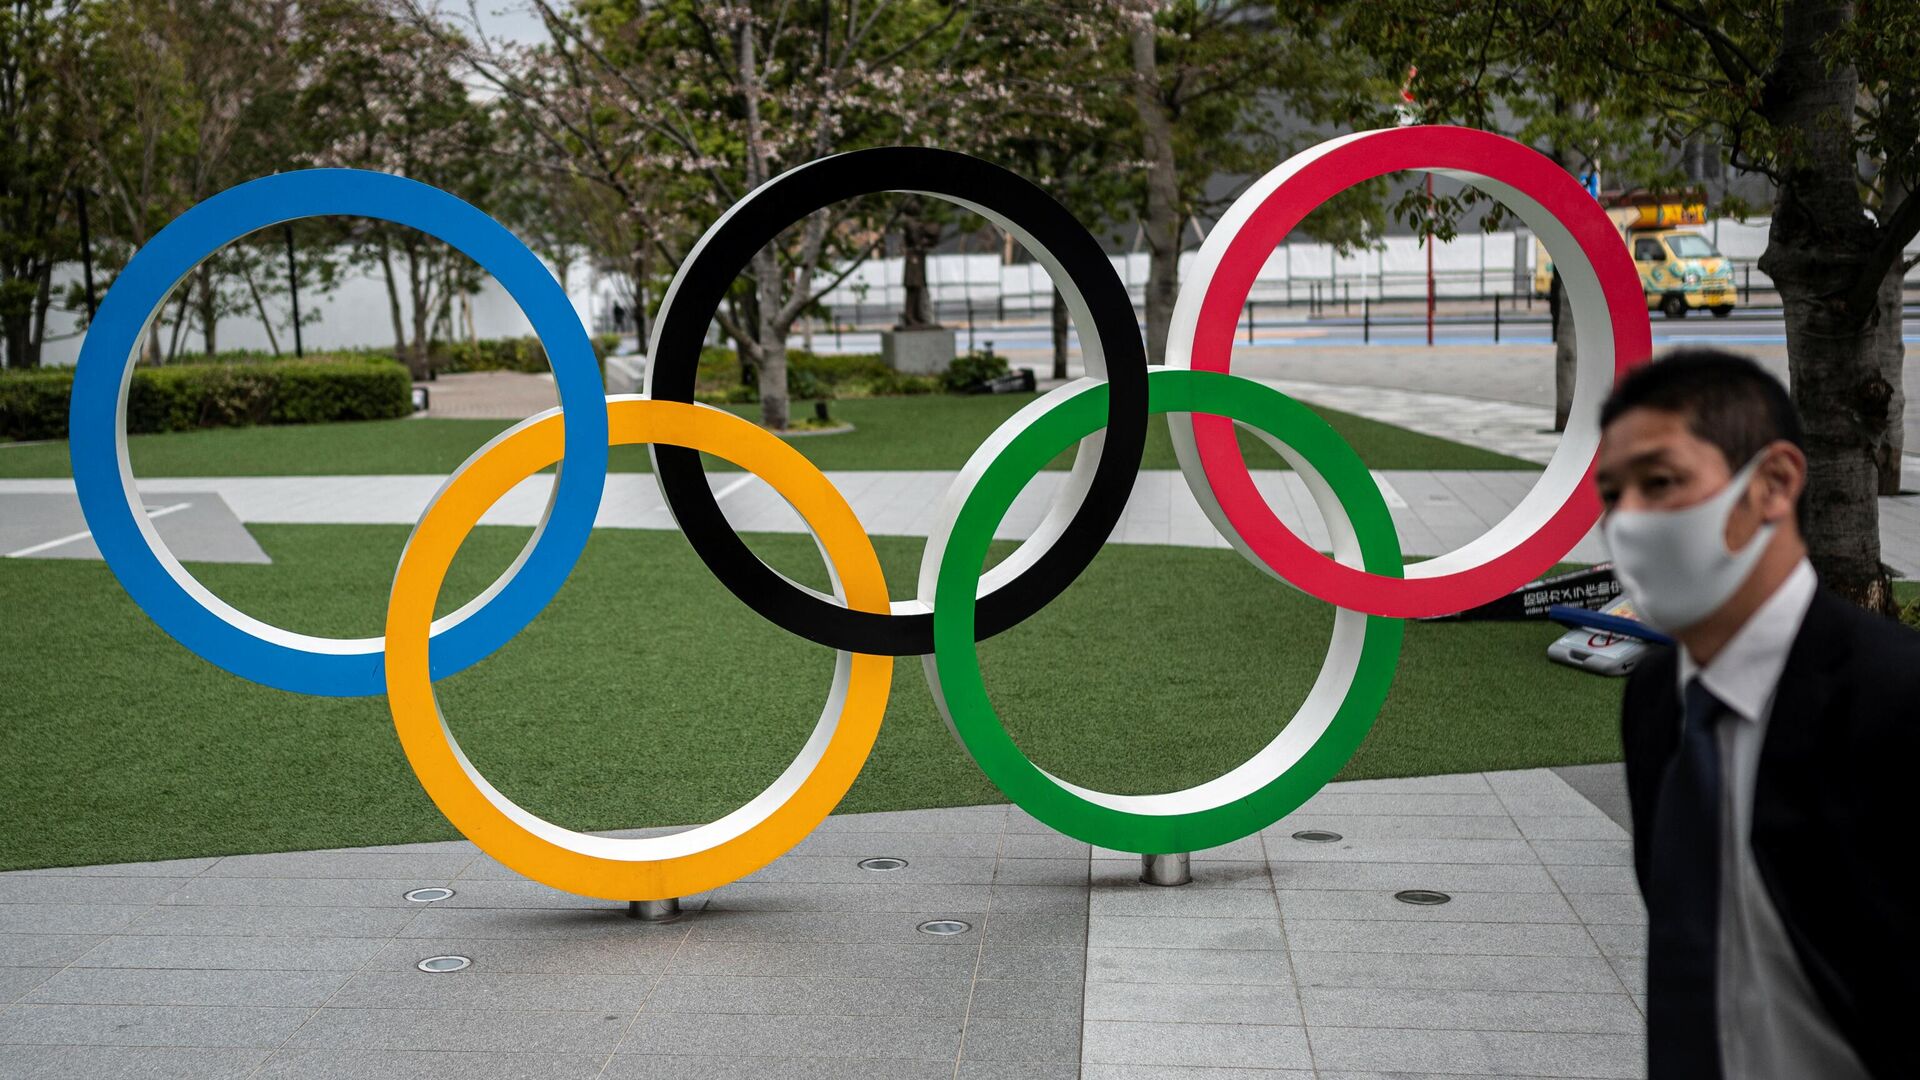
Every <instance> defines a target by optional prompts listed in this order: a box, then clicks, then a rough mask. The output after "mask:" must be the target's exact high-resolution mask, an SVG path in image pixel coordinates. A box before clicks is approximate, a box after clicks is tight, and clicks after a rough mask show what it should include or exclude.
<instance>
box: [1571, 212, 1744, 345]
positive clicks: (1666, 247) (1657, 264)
mask: <svg viewBox="0 0 1920 1080" xmlns="http://www.w3.org/2000/svg"><path fill="white" fill-rule="evenodd" d="M1602 200H1603V201H1605V202H1612V203H1613V204H1614V205H1612V206H1609V207H1608V208H1607V216H1608V217H1609V218H1612V219H1613V223H1614V227H1615V228H1617V229H1618V230H1619V231H1620V239H1621V241H1622V242H1624V243H1625V244H1626V245H1627V250H1629V251H1630V252H1632V253H1633V264H1634V266H1635V267H1636V268H1638V269H1639V271H1640V288H1641V290H1642V291H1643V292H1645V293H1646V297H1647V310H1648V311H1659V312H1660V313H1661V314H1663V315H1665V316H1666V317H1667V318H1669V319H1683V318H1685V317H1686V315H1687V312H1689V311H1693V310H1695V309H1697V308H1705V309H1707V310H1708V311H1711V312H1713V314H1714V315H1715V316H1716V317H1718V318H1722V319H1724V318H1726V317H1727V316H1729V315H1731V314H1733V308H1734V304H1735V296H1736V292H1735V289H1734V285H1733V263H1732V262H1731V261H1729V260H1728V259H1727V258H1726V257H1725V256H1723V255H1721V254H1720V253H1719V252H1718V251H1716V250H1714V247H1713V242H1712V241H1710V240H1708V239H1707V238H1706V237H1705V236H1702V235H1701V234H1700V233H1698V232H1695V231H1693V230H1692V229H1688V228H1684V226H1688V225H1704V224H1706V220H1707V214H1706V205H1705V204H1704V203H1699V202H1688V201H1679V200H1665V201H1661V200H1656V199H1650V198H1647V197H1644V196H1627V197H1621V196H1614V197H1612V198H1610V199H1609V198H1607V197H1605V196H1603V197H1602ZM1533 246H1534V259H1533V265H1534V271H1533V288H1534V292H1535V294H1536V295H1540V296H1545V295H1547V293H1548V291H1549V290H1550V289H1551V287H1552V284H1553V260H1552V259H1550V258H1548V256H1547V249H1546V248H1545V247H1543V246H1542V245H1541V244H1540V241H1539V240H1537V239H1536V240H1535V241H1534V242H1533Z"/></svg>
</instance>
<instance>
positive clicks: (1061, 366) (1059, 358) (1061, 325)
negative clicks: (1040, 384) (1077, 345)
mask: <svg viewBox="0 0 1920 1080" xmlns="http://www.w3.org/2000/svg"><path fill="white" fill-rule="evenodd" d="M1053 377H1054V378H1056V379H1064V378H1066V377H1067V298H1066V297H1065V296H1064V295H1062V294H1061V292H1060V290H1059V289H1057V288H1056V289H1054V290H1053Z"/></svg>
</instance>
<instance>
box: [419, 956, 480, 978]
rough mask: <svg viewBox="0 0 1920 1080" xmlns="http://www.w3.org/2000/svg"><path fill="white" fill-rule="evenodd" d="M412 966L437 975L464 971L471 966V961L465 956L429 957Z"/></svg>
mask: <svg viewBox="0 0 1920 1080" xmlns="http://www.w3.org/2000/svg"><path fill="white" fill-rule="evenodd" d="M413 966H414V967H417V968H419V969H420V970H421V971H425V972H428V973H429V974H435V975H437V974H440V973H442V972H447V971H465V970H466V969H468V968H470V967H472V966H473V961H472V960H471V959H469V958H468V957H465V956H429V957H427V958H426V959H425V960H422V961H420V962H419V963H417V964H415V965H413Z"/></svg>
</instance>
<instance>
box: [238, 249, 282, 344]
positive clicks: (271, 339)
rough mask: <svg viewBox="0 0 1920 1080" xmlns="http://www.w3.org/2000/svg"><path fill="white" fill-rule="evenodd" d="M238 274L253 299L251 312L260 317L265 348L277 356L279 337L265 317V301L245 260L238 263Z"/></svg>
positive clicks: (271, 322) (271, 323) (251, 268)
mask: <svg viewBox="0 0 1920 1080" xmlns="http://www.w3.org/2000/svg"><path fill="white" fill-rule="evenodd" d="M240 274H241V277H242V278H243V279H244V280H245V281H246V283H247V295H248V296H251V297H253V311H254V314H256V315H258V316H260V327H261V329H263V330H265V331H266V332H267V347H268V348H270V349H272V350H273V355H275V356H279V355H280V336H279V335H278V334H275V333H274V332H273V320H272V319H270V318H268V317H267V304H266V301H265V300H263V299H262V298H261V296H260V286H258V285H256V284H254V280H253V267H251V266H248V265H247V263H246V262H245V260H242V261H241V263H240Z"/></svg>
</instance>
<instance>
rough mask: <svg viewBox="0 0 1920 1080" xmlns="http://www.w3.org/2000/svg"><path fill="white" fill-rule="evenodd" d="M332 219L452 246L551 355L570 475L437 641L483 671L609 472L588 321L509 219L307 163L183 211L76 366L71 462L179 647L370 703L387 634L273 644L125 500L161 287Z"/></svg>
mask: <svg viewBox="0 0 1920 1080" xmlns="http://www.w3.org/2000/svg"><path fill="white" fill-rule="evenodd" d="M326 214H352V215H357V216H360V217H371V218H378V219H381V220H383V221H390V222H393V223H395V224H398V225H406V226H410V227H412V228H415V229H419V230H420V231H421V232H424V233H427V234H429V235H431V236H434V237H437V238H438V239H440V240H443V241H445V242H446V243H448V244H451V245H453V246H454V247H455V248H457V249H458V250H460V251H461V252H463V253H464V254H466V255H467V256H468V257H469V258H471V259H473V260H474V261H475V262H477V263H479V264H480V266H481V268H482V269H484V270H486V271H487V272H488V273H491V274H492V275H493V276H494V278H495V279H496V280H498V281H499V282H500V284H501V285H503V286H505V288H506V290H507V292H508V294H510V295H511V296H512V297H513V298H514V300H515V301H516V302H518V303H519V305H520V309H521V311H523V312H525V313H526V316H527V318H528V320H529V321H531V322H532V323H533V330H534V333H535V334H537V335H539V337H540V340H541V342H542V343H543V344H544V345H545V346H546V350H547V357H548V361H549V362H550V363H551V364H552V365H553V375H554V382H555V383H556V384H557V385H558V387H559V391H560V404H561V408H562V410H563V411H564V413H565V415H566V418H567V423H566V433H565V436H564V438H565V449H566V456H565V458H564V467H563V468H561V470H560V474H559V477H558V479H557V481H556V483H555V487H554V494H553V501H552V504H551V506H550V507H549V508H548V516H547V519H546V522H545V524H544V525H543V526H542V527H541V529H540V531H539V533H538V535H537V536H536V537H535V538H534V540H533V543H532V544H531V545H530V546H529V548H528V550H527V551H526V553H525V556H524V558H523V559H522V561H521V562H520V564H519V566H518V571H517V572H514V573H513V574H512V576H511V577H510V578H509V579H508V580H507V581H506V582H505V583H504V584H503V585H502V586H501V587H500V588H499V590H498V591H497V592H495V593H494V594H493V595H492V597H491V598H490V599H489V600H488V601H487V602H486V603H485V604H484V605H482V606H481V607H480V608H478V609H477V610H475V611H474V612H472V613H471V615H470V616H469V617H468V618H465V619H463V620H461V621H460V622H459V623H456V624H454V625H452V626H449V627H447V628H445V629H444V630H442V631H441V632H440V633H438V634H436V635H435V636H434V638H433V642H434V657H433V675H434V677H435V678H441V677H444V676H447V675H451V674H453V673H454V672H457V671H460V670H463V669H465V668H467V667H470V666H472V665H473V664H475V663H478V662H479V661H480V660H481V659H483V658H484V657H486V656H488V655H489V654H491V653H492V652H493V651H494V650H495V649H498V648H499V647H500V646H502V645H504V644H506V642H507V641H508V639H510V638H512V637H513V636H514V635H515V634H517V633H519V632H520V631H521V629H523V628H524V627H525V626H526V625H527V624H528V623H530V622H532V621H533V618H534V616H536V615H538V614H539V613H540V611H541V609H543V608H545V607H546V605H547V603H548V602H549V601H551V600H552V599H553V597H554V594H556V593H557V592H559V591H560V586H561V585H562V584H563V583H564V582H565V581H566V578H567V575H568V574H569V573H571V572H572V570H573V564H574V563H575V561H577V560H578V559H579V557H580V552H581V549H582V548H584V547H585V546H586V542H587V536H588V533H589V532H590V531H591V529H592V528H593V519H594V515H595V514H596V513H597V512H598V510H599V507H600V496H601V491H602V489H603V488H604V487H605V486H606V479H607V409H606V391H605V389H604V387H603V386H602V385H601V382H600V368H599V362H598V361H597V360H596V359H595V357H594V354H593V345H592V343H591V342H590V341H589V340H588V338H587V332H586V328H585V327H583V326H582V325H581V324H580V318H579V316H578V315H577V314H575V312H574V309H573V304H572V302H571V301H569V300H568V299H567V296H566V294H565V293H564V292H563V291H561V289H560V286H559V284H558V283H557V282H555V281H554V279H553V275H552V274H551V273H549V272H548V271H547V268H546V267H545V266H544V265H542V264H541V262H540V260H539V259H538V258H536V257H534V254H533V252H531V251H529V250H528V249H527V247H526V245H524V244H522V243H521V242H520V241H519V240H518V239H517V238H516V237H515V236H514V235H513V234H512V233H511V232H509V231H507V229H506V228H505V227H504V226H502V225H501V224H500V223H499V222H497V221H495V220H493V219H492V218H490V217H488V216H487V215H486V214H484V213H482V212H480V211H479V210H478V209H475V208H474V207H473V206H471V205H469V204H468V203H466V202H463V201H462V200H460V199H458V198H455V197H454V196H452V195H449V194H447V193H446V192H444V191H441V190H439V189H438V188H434V187H429V186H428V185H426V184H422V183H419V182H417V181H413V180H408V179H405V178H404V177H399V176H390V175H387V174H385V173H376V172H364V171H361V170H358V169H310V170H305V171H301V172H290V173H280V174H278V175H274V176H267V177H262V178H261V179H258V180H252V181H249V182H247V183H245V184H241V185H239V186H238V187H234V188H230V189H228V190H226V191H223V192H221V193H219V194H218V195H215V196H213V197H212V198H210V199H207V200H206V201H204V202H201V203H199V204H198V205H196V206H194V207H193V208H192V209H191V210H188V211H187V212H186V213H184V214H182V215H180V217H179V218H177V219H175V220H174V221H173V222H172V223H171V224H169V225H168V226H167V227H166V228H164V229H162V230H160V232H159V234H158V235H156V236H154V238H153V239H152V240H151V241H149V242H148V243H147V244H146V246H145V247H142V248H141V249H140V250H139V252H138V253H137V254H135V255H134V257H133V259H132V260H131V261H130V262H129V263H128V264H127V268H126V269H125V270H124V271H122V272H121V274H120V276H119V278H118V279H117V280H116V281H115V282H114V285H113V288H112V289H111V290H110V291H109V292H108V293H107V296H106V298H105V299H104V300H102V301H101V303H100V309H99V313H98V315H97V316H96V317H95V319H94V321H93V325H92V327H91V328H90V329H89V331H88V333H87V338H86V343H85V345H84V346H83V347H82V348H81V350H80V360H79V363H78V365H77V366H76V369H75V371H74V379H73V402H72V411H71V414H70V416H69V420H68V438H69V440H70V448H69V453H70V454H71V455H72V459H73V482H74V487H75V488H76V490H77V491H78V492H79V496H80V508H81V511H82V512H83V513H84V514H85V515H86V518H87V527H88V528H89V529H91V530H92V531H93V539H94V542H95V543H96V544H97V545H99V548H100V554H101V556H102V557H104V558H105V559H106V561H107V565H108V566H109V567H111V568H112V569H113V572H114V574H115V575H116V576H117V577H119V579H120V584H121V585H122V586H123V587H125V588H126V590H127V593H128V595H130V596H132V597H133V600H134V602H135V603H136V604H138V605H140V608H141V609H142V610H144V611H145V612H146V613H147V615H148V617H150V618H151V619H153V621H154V622H156V623H158V624H160V628H161V629H163V630H165V631H166V632H167V633H168V634H170V635H171V636H172V637H173V639H174V640H175V641H178V642H179V643H180V644H182V645H184V646H186V647H187V648H188V649H191V650H192V651H193V652H195V653H197V654H198V655H199V656H201V657H202V658H203V659H205V660H208V661H210V662H212V663H214V664H217V665H219V666H220V667H223V668H225V669H226V670H228V671H230V672H232V673H234V674H235V675H238V676H240V677H241V678H244V679H251V680H252V681H254V682H257V683H264V684H266V685H268V686H273V687H278V688H279V689H282V690H291V691H293V692H295V693H302V694H317V695H323V696H328V697H362V696H367V695H372V694H380V693H384V692H385V691H386V682H385V679H386V676H385V670H384V669H385V666H386V661H385V652H384V648H383V646H382V643H381V642H380V639H378V638H373V639H368V640H369V641H370V643H371V647H369V648H365V649H355V650H351V651H323V650H316V649H309V648H302V647H297V646H293V645H288V644H283V643H280V642H274V641H269V640H267V639H266V638H263V637H261V636H259V635H258V634H255V633H254V632H252V631H251V630H248V629H246V628H244V627H242V626H236V625H234V624H232V623H229V622H228V621H227V620H226V619H224V618H222V617H221V616H219V615H217V614H215V613H214V612H213V611H212V610H210V609H209V608H207V607H206V606H204V605H203V604H202V603H201V602H200V601H199V599H198V598H196V597H195V596H194V595H193V594H192V593H191V592H189V591H187V589H186V588H185V587H183V586H182V584H181V583H180V582H179V581H177V580H175V578H174V576H173V573H172V572H171V571H170V570H169V568H168V567H167V565H166V564H165V563H163V562H162V561H161V559H160V557H159V555H158V554H157V553H156V552H155V551H154V549H153V548H152V547H150V546H148V544H147V541H146V537H145V536H144V535H143V534H142V532H141V528H140V522H139V521H138V520H136V518H135V516H134V514H135V511H134V509H133V507H132V506H130V505H129V498H130V497H132V496H131V494H130V493H131V492H132V469H131V467H130V466H129V465H128V463H127V462H126V461H124V460H123V459H122V456H121V449H122V439H123V431H122V415H121V410H122V406H123V405H124V403H125V400H126V388H127V385H128V382H129V380H130V379H131V377H132V368H133V360H134V349H135V347H136V346H137V345H138V344H139V341H140V338H141V336H142V334H143V333H144V332H145V329H146V324H147V319H148V317H149V316H150V315H151V314H152V313H153V310H154V309H155V308H156V307H158V306H159V304H160V302H161V301H162V300H164V299H165V298H166V295H167V292H168V291H169V290H170V289H172V288H173V286H174V284H175V283H177V282H178V281H180V280H181V279H182V278H184V277H185V276H186V275H187V274H189V273H191V272H192V270H193V268H194V267H195V266H197V265H199V263H200V262H201V260H203V259H204V258H206V257H207V256H208V255H211V254H212V253H214V252H215V251H218V250H219V249H220V248H221V247H223V246H225V245H226V244H229V243H232V242H233V241H235V240H237V239H239V238H240V237H242V236H245V235H246V234H248V233H250V232H253V231H255V230H256V229H264V228H266V227H268V226H270V225H277V224H279V223H281V222H284V221H292V220H295V219H298V218H306V217H318V216H321V215H326ZM236 464H240V463H236ZM178 565H179V564H178V562H177V561H174V566H176V567H177V566H178ZM181 573H182V574H183V575H184V574H185V571H184V570H182V571H181ZM348 644H349V643H347V642H342V643H341V645H342V647H343V648H345V647H346V646H348Z"/></svg>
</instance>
